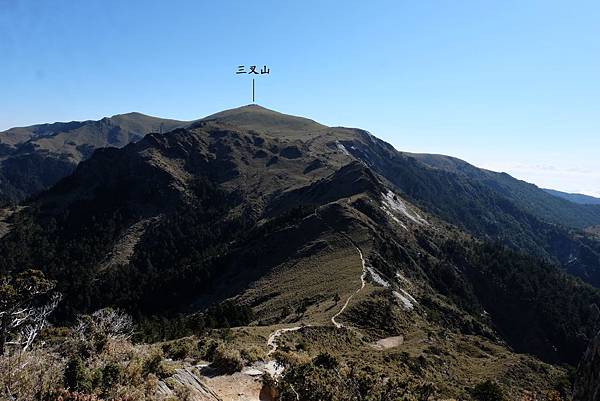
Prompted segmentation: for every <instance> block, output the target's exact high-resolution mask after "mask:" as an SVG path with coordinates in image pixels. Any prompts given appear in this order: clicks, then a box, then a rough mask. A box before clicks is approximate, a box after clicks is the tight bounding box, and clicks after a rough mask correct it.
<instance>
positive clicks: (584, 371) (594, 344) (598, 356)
mask: <svg viewBox="0 0 600 401" xmlns="http://www.w3.org/2000/svg"><path fill="white" fill-rule="evenodd" d="M573 401H600V332H598V334H597V335H596V337H594V338H593V339H592V341H590V344H589V346H588V349H587V350H586V351H585V354H583V358H582V359H581V362H580V363H579V368H578V369H577V378H576V380H575V387H574V390H573Z"/></svg>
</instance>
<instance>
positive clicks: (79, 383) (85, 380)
mask: <svg viewBox="0 0 600 401" xmlns="http://www.w3.org/2000/svg"><path fill="white" fill-rule="evenodd" d="M64 383H65V388H67V389H70V390H72V391H81V392H84V393H89V392H91V391H92V378H91V375H90V372H89V371H88V369H87V368H86V367H85V364H84V362H83V360H82V359H81V358H79V357H75V358H73V359H71V360H70V361H69V362H68V363H67V366H66V368H65V373H64Z"/></svg>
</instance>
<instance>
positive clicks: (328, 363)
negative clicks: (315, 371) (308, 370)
mask: <svg viewBox="0 0 600 401" xmlns="http://www.w3.org/2000/svg"><path fill="white" fill-rule="evenodd" d="M313 364H314V365H315V366H318V367H321V368H325V369H337V368H338V366H339V362H338V360H337V359H336V357H334V356H333V355H331V354H329V353H327V352H324V353H321V354H319V355H317V356H316V357H315V359H314V360H313Z"/></svg>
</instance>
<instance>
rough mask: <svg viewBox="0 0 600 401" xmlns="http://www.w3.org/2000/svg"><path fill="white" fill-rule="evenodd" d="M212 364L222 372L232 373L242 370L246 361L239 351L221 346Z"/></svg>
mask: <svg viewBox="0 0 600 401" xmlns="http://www.w3.org/2000/svg"><path fill="white" fill-rule="evenodd" d="M211 366H212V367H214V368H215V369H217V370H219V371H221V372H224V373H228V374H231V373H235V372H239V371H240V370H242V368H243V367H244V363H243V361H242V357H241V356H240V353H239V351H237V350H234V349H231V348H225V347H223V346H221V347H219V348H217V349H216V351H215V355H214V358H213V362H212V365H211Z"/></svg>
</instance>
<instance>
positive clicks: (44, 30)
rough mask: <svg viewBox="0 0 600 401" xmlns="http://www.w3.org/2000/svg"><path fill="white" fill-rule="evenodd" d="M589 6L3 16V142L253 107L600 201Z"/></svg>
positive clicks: (111, 6) (210, 6) (13, 2)
mask: <svg viewBox="0 0 600 401" xmlns="http://www.w3.org/2000/svg"><path fill="white" fill-rule="evenodd" d="M598 21H600V3H599V2H597V1H568V2H567V1H553V0H543V1H524V0H519V1H511V0H507V1H483V0H480V1H443V0H440V1H400V0H395V1H369V2H367V1H336V2H333V1H324V0H321V1H294V2H292V1H289V2H284V1H281V0H279V1H257V0H254V1H218V2H216V1H215V2H208V1H148V0H145V1H137V0H130V1H111V0H109V1H107V0H103V1H96V0H88V1H75V0H73V1H61V0H56V1H52V2H50V1H46V2H42V1H35V0H30V1H17V0H0V94H1V96H0V130H2V129H6V128H9V127H12V126H23V125H30V124H34V123H41V122H52V121H70V120H82V119H97V118H100V117H103V116H107V115H114V114H119V113H125V112H129V111H140V112H143V113H146V114H151V115H157V116H161V117H170V118H176V119H186V120H188V119H195V118H199V117H202V116H205V115H208V114H211V113H213V112H216V111H219V110H222V109H226V108H231V107H237V106H240V105H243V104H247V103H250V101H251V91H250V89H251V84H250V81H249V79H248V77H247V76H239V75H235V73H234V72H235V69H236V67H237V65H239V64H245V65H250V64H257V65H264V64H267V65H268V66H269V67H270V68H271V74H270V75H269V76H262V77H258V78H257V84H256V87H257V103H259V104H261V105H263V106H265V107H269V108H273V109H275V110H278V111H282V112H286V113H291V114H296V115H303V116H307V117H311V118H313V119H315V120H318V121H320V122H322V123H325V124H328V125H344V126H354V127H361V128H364V129H368V130H369V131H371V132H373V133H374V134H375V135H377V136H379V137H381V138H383V139H385V140H387V141H389V142H390V143H392V144H393V145H394V146H395V147H396V148H398V149H400V150H406V151H415V152H431V153H443V154H449V155H453V156H457V157H460V158H463V159H465V160H467V161H469V162H471V163H473V164H475V165H477V166H481V167H486V168H490V169H494V170H499V171H507V172H509V173H510V174H512V175H514V176H516V177H518V178H522V179H525V180H527V181H530V182H534V183H536V184H538V185H540V186H546V187H552V188H556V189H561V190H565V191H571V192H582V193H587V194H591V195H597V196H600V157H599V153H600V152H599V150H600V129H599V127H600V124H599V123H600V77H599V74H600V24H599V23H598Z"/></svg>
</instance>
